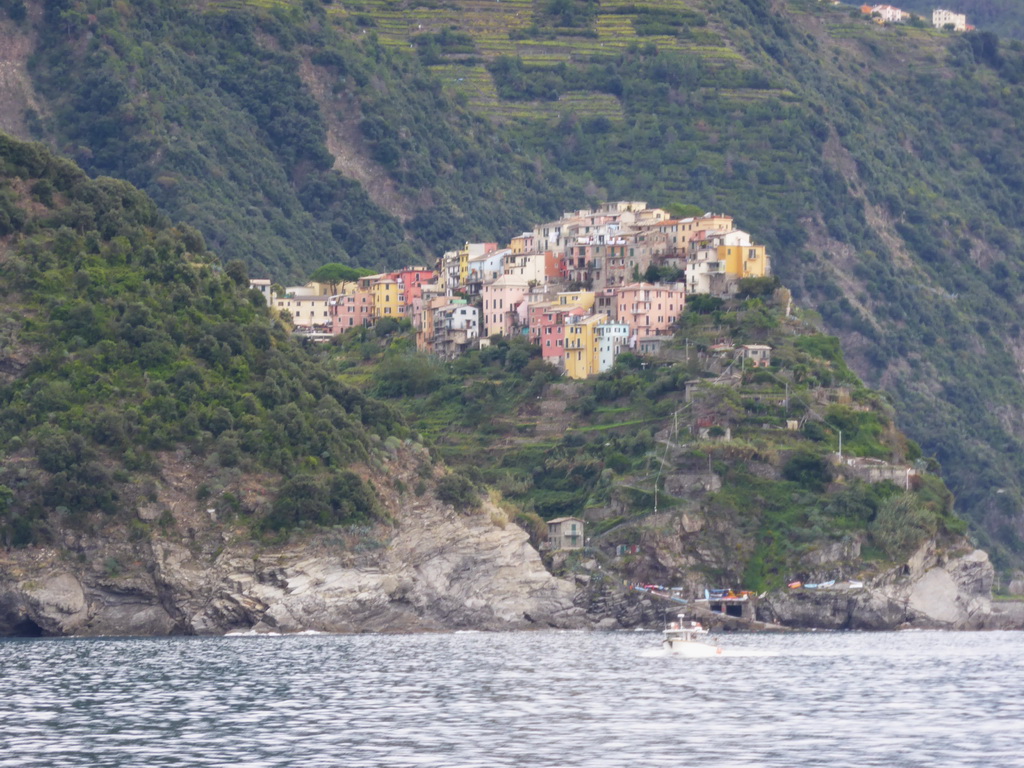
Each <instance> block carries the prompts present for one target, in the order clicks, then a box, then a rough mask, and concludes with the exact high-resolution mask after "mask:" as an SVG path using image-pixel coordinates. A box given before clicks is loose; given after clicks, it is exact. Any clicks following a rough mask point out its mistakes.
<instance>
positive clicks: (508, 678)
mask: <svg viewBox="0 0 1024 768" xmlns="http://www.w3.org/2000/svg"><path fill="white" fill-rule="evenodd" d="M658 641H659V637H658V636H657V635H656V634H653V633H612V634H603V633H585V632H533V633H510V634H490V633H487V634H484V633H457V634H439V635H399V636H394V635H392V636H369V635H361V636H331V635H299V636H289V637H225V638H175V639H96V640H67V639H62V640H10V641H0V767H4V768H6V767H7V766H17V768H34V767H36V766H38V767H39V768H42V767H43V766H46V767H47V768H49V767H50V766H54V767H58V766H90V767H91V766H96V767H99V766H132V767H133V768H134V767H136V766H138V767H140V768H148V767H150V766H171V765H173V766H248V767H250V768H262V767H264V766H266V767H270V766H275V767H276V766H295V768H299V767H300V766H302V767H305V766H353V767H356V766H444V767H445V768H463V767H469V766H480V768H485V767H486V768H498V767H500V766H644V767H645V768H646V767H647V766H681V765H682V764H684V763H692V764H699V765H702V766H794V767H795V766H851V767H853V766H856V767H857V768H862V767H863V766H914V767H917V766H941V767H942V768H953V767H955V766H985V767H986V768H1006V767H1011V766H1024V659H1022V656H1024V654H1022V650H1024V634H1021V633H1010V632H995V633H984V634H968V633H942V632H903V633H886V634H859V633H809V634H792V635H733V636H723V637H721V638H720V642H721V645H722V646H723V648H725V653H724V654H723V655H721V656H717V657H714V658H708V659H683V658H675V657H665V656H663V655H662V654H661V653H660V652H658V651H656V650H655V649H656V648H657V646H658Z"/></svg>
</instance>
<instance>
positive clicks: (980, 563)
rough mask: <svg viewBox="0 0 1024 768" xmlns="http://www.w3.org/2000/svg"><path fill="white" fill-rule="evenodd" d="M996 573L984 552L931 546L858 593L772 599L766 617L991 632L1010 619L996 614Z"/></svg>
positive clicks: (804, 593) (840, 625)
mask: <svg viewBox="0 0 1024 768" xmlns="http://www.w3.org/2000/svg"><path fill="white" fill-rule="evenodd" d="M993 578H994V573H993V569H992V564H991V563H990V562H989V558H988V555H987V554H986V553H985V552H983V551H981V550H980V549H974V550H970V549H966V550H963V551H961V552H960V553H956V554H947V553H945V552H942V551H939V550H937V549H936V546H935V543H934V542H933V541H929V542H926V543H925V544H924V545H923V546H922V547H921V548H920V549H919V550H918V551H917V552H916V553H914V555H913V556H912V557H911V558H910V559H909V560H908V562H907V563H906V564H904V565H901V566H899V567H897V568H894V569H892V570H890V571H887V572H886V573H883V574H881V575H879V576H877V577H875V578H874V579H871V580H869V581H867V582H865V586H864V588H861V589H853V590H832V589H813V590H812V589H799V590H790V591H787V592H779V593H773V594H770V595H768V596H767V597H766V598H765V600H764V601H762V603H761V606H760V610H759V614H760V617H761V618H766V619H767V620H769V621H774V622H777V623H780V624H785V625H786V626H790V627H797V628H807V629H810V628H818V629H876V630H877V629H906V628H917V629H985V628H993V627H1002V626H1005V625H1007V624H1009V623H1012V622H1011V621H1010V618H1009V617H1008V616H1004V615H1003V614H1002V613H1000V612H998V611H994V610H993V606H992V602H991V595H992V583H993Z"/></svg>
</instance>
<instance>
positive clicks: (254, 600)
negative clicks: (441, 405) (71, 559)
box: [0, 496, 585, 636]
mask: <svg viewBox="0 0 1024 768" xmlns="http://www.w3.org/2000/svg"><path fill="white" fill-rule="evenodd" d="M392 501H393V503H396V506H398V507H399V509H398V514H396V515H395V517H396V520H397V522H396V524H395V525H394V526H390V527H389V526H380V527H379V528H378V529H376V530H375V531H373V532H372V533H367V532H365V531H364V532H362V533H361V534H359V535H361V536H362V538H361V539H359V540H358V541H357V542H356V544H355V545H352V546H350V547H346V546H345V545H344V542H339V539H338V538H337V537H338V536H342V537H344V536H345V535H348V534H345V533H344V532H342V533H338V532H337V531H333V532H332V531H325V532H322V533H319V534H309V535H307V536H305V537H304V538H302V539H301V540H295V541H293V542H291V544H290V546H288V547H278V548H271V549H259V548H258V547H257V545H256V544H255V543H254V542H252V541H251V540H248V539H242V538H240V539H239V540H238V541H237V542H232V541H229V540H226V536H225V534H224V533H223V532H222V531H220V529H218V528H217V527H216V522H215V521H210V522H209V524H208V527H207V529H205V530H203V529H200V528H199V527H198V526H199V525H201V524H202V523H194V525H195V527H190V528H189V529H188V535H189V537H191V543H189V540H188V539H186V540H182V541H172V540H167V539H163V538H154V539H153V540H151V541H150V542H149V543H148V546H147V549H148V552H146V553H145V555H146V556H145V557H140V558H139V560H138V561H137V562H135V563H133V565H132V567H131V568H128V567H126V568H125V569H124V572H117V573H112V572H109V571H108V570H104V569H103V568H102V563H103V562H106V561H108V560H110V559H112V556H111V553H110V552H109V551H108V550H106V549H103V544H104V542H97V541H88V542H84V543H82V546H83V547H87V546H91V547H93V548H94V549H95V553H94V554H93V555H92V558H91V559H92V561H93V562H94V563H100V564H101V565H99V566H96V567H94V568H92V569H90V568H88V567H87V566H86V565H85V564H84V563H83V565H82V566H81V569H80V570H78V571H75V570H74V569H63V570H56V569H55V568H54V567H53V564H54V562H56V561H57V558H56V557H53V558H49V559H47V558H41V557H39V556H36V557H33V556H32V553H31V552H30V551H29V552H21V553H15V554H14V556H15V557H20V558H21V559H20V560H19V561H18V562H17V563H16V566H17V568H16V569H15V570H17V572H18V574H19V576H20V577H19V578H18V579H12V578H10V577H9V576H10V574H8V575H7V576H5V575H3V574H0V635H8V636H9V635H39V634H41V635H167V634H223V633H225V632H229V631H247V630H253V631H256V632H298V631H303V630H318V631H325V632H408V631H424V630H450V629H470V628H471V629H521V628H527V627H578V626H582V625H583V624H584V623H585V618H584V614H583V611H582V610H581V609H579V608H577V607H576V606H575V605H574V604H573V600H574V598H575V596H576V587H575V585H574V583H573V582H572V581H569V580H563V579H558V578H555V577H554V576H552V575H551V574H550V573H548V571H547V570H546V569H545V568H544V565H543V563H542V562H541V559H540V555H539V554H538V553H537V551H536V550H534V549H533V548H532V547H531V546H530V543H529V537H528V535H527V534H526V532H524V531H523V530H522V529H520V528H519V527H518V526H516V525H512V524H508V523H507V522H506V520H505V518H504V516H503V513H501V511H500V510H499V509H497V508H496V507H494V506H493V505H492V504H491V503H490V502H487V501H485V502H484V504H483V505H482V507H481V508H479V509H476V510H464V511H456V510H455V509H454V508H452V507H451V506H450V505H444V504H441V503H440V502H438V501H437V500H436V499H434V498H432V497H429V496H425V497H423V498H422V499H417V500H415V501H414V502H413V503H411V504H407V505H404V506H402V505H400V503H397V502H394V500H392ZM204 522H205V521H204ZM204 536H205V538H204ZM332 536H334V537H335V538H331V537H332ZM352 537H355V538H358V536H357V534H352ZM353 540H355V539H353ZM139 555H140V552H138V551H135V552H134V553H133V556H139ZM83 560H84V559H83ZM121 560H123V561H125V562H127V561H128V560H129V558H128V557H127V556H123V553H122V557H121Z"/></svg>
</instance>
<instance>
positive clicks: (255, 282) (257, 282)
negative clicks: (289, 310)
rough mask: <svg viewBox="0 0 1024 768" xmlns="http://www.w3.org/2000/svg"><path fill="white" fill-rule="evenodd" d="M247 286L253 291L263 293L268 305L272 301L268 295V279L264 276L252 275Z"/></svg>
mask: <svg viewBox="0 0 1024 768" xmlns="http://www.w3.org/2000/svg"><path fill="white" fill-rule="evenodd" d="M249 287H250V288H252V289H253V290H254V291H259V292H260V293H261V294H262V295H263V300H264V301H265V302H267V304H268V305H270V304H271V303H272V301H273V297H272V296H271V295H270V279H269V278H266V277H254V278H250V280H249Z"/></svg>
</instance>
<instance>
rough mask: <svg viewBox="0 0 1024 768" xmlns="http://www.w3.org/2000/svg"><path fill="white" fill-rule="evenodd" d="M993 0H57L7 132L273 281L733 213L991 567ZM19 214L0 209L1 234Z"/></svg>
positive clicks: (1012, 138) (1000, 422) (995, 433)
mask: <svg viewBox="0 0 1024 768" xmlns="http://www.w3.org/2000/svg"><path fill="white" fill-rule="evenodd" d="M1012 5H1014V3H1012V2H1010V0H986V1H985V2H981V0H965V2H964V4H963V5H961V6H958V7H959V8H960V9H962V10H965V11H966V12H967V13H968V14H969V15H970V17H971V21H972V22H973V23H975V24H977V25H978V26H979V29H981V30H983V31H981V32H977V33H972V34H965V35H959V34H950V33H947V32H943V31H939V30H933V29H930V28H928V27H927V25H890V26H887V27H880V26H879V25H877V24H874V23H873V22H872V21H871V20H869V19H866V18H863V17H862V16H861V14H859V13H857V12H856V9H852V8H849V7H847V6H832V5H830V4H828V3H821V2H818V0H792V1H791V2H788V3H785V4H778V3H774V4H773V3H770V2H768V0H692V2H686V3H680V2H676V1H675V0H664V1H663V2H658V3H625V4H614V3H612V4H608V3H605V4H596V3H592V2H586V0H558V1H557V2H546V1H545V2H537V3H532V4H525V3H522V2H518V1H515V2H504V1H503V2H501V3H493V4H491V3H489V4H486V7H481V6H480V4H477V3H471V2H462V1H461V0H451V2H445V3H434V2H429V3H414V4H410V5H408V6H402V7H398V6H397V5H395V4H393V3H388V2H384V0H366V1H365V2H362V3H360V4H359V5H358V7H352V8H348V7H342V5H341V4H338V3H328V4H326V5H325V4H320V3H315V2H299V0H282V1H281V2H275V3H264V2H230V3H229V2H213V3H210V4H208V5H207V6H204V10H198V9H196V8H193V7H186V6H182V5H177V4H172V3H168V2H166V0H145V2H141V3H134V4H131V5H126V4H123V3H120V4H118V3H113V2H110V0H95V1H94V2H85V0H57V1H56V2H52V3H47V4H46V6H45V16H44V18H43V19H42V20H41V21H40V23H39V24H38V29H36V30H35V32H36V33H37V34H38V36H39V38H38V39H39V47H38V52H37V54H36V55H35V56H34V57H33V59H32V66H31V72H32V75H33V78H34V85H35V88H36V91H37V92H38V94H39V98H40V99H42V100H43V101H44V102H45V104H44V106H45V109H40V110H39V111H38V112H36V111H31V110H30V112H29V113H28V114H26V115H25V116H24V124H25V126H26V130H29V131H32V132H33V133H34V135H35V136H36V137H37V138H39V139H46V140H47V141H49V142H50V143H52V145H53V146H57V147H60V148H62V149H63V150H65V151H66V152H67V153H68V154H70V155H71V156H72V157H73V158H74V159H75V160H76V161H78V162H80V163H81V164H82V165H83V166H84V167H85V168H86V169H87V170H88V172H89V173H90V174H94V175H99V174H106V175H112V176H117V177H120V178H124V179H128V180H129V181H131V182H133V183H134V184H136V185H138V186H139V187H140V188H142V189H144V190H145V191H146V192H148V193H149V194H150V195H151V196H152V197H153V199H154V200H155V201H156V202H157V204H158V206H159V207H160V209H161V210H163V211H164V212H166V213H169V214H170V215H171V216H172V217H173V218H174V219H175V220H182V221H186V222H188V223H189V224H190V225H191V226H192V227H195V228H196V229H198V230H199V231H200V232H202V234H203V235H204V236H205V238H206V241H207V242H208V243H209V244H210V246H211V248H212V249H213V250H215V251H216V252H217V253H218V254H219V255H220V256H221V257H222V258H223V259H224V260H225V263H226V262H227V261H229V260H231V259H241V260H244V261H245V262H246V263H247V264H248V265H249V268H250V272H251V273H252V274H253V275H260V276H262V275H264V274H267V273H269V276H271V277H272V278H274V279H275V280H276V281H278V282H282V283H286V282H289V281H290V280H291V279H293V278H299V277H305V276H307V275H308V273H309V272H310V271H311V270H312V269H313V268H315V267H316V266H318V265H320V264H322V263H324V262H325V261H337V262H339V263H343V264H349V265H351V266H357V265H358V266H368V267H373V268H375V269H376V268H379V267H383V266H397V265H400V264H404V263H405V262H409V261H419V262H421V263H423V262H429V259H430V258H431V257H433V256H436V255H437V254H438V253H440V252H441V251H442V250H443V249H446V248H449V247H452V246H454V245H458V244H461V243H462V242H464V241H465V240H493V239H501V240H507V238H508V237H509V236H510V235H512V234H516V233H518V232H519V231H521V230H522V229H523V228H525V227H526V226H529V225H531V224H534V223H537V222H540V221H544V220H549V219H550V218H553V217H554V216H557V215H558V214H559V213H560V212H562V211H563V210H570V209H574V208H578V207H581V206H582V205H584V204H585V203H586V202H588V201H597V200H602V199H644V200H648V201H650V202H651V203H654V204H664V205H672V206H676V205H678V203H679V201H688V202H692V203H699V204H700V209H701V210H707V209H711V210H716V211H725V212H729V213H732V214H734V215H735V216H736V217H737V223H738V224H739V225H740V226H741V227H743V228H745V229H747V230H749V231H750V232H752V233H754V234H755V236H756V237H757V238H758V239H759V240H761V241H763V242H765V244H766V245H767V246H768V250H769V253H770V254H771V255H772V259H773V267H774V270H775V272H776V273H777V274H778V275H779V276H780V277H781V279H782V282H783V283H784V284H785V285H786V286H788V287H790V288H791V289H792V290H793V295H794V298H795V299H796V301H797V303H798V304H800V305H804V306H813V307H814V308H815V309H816V310H817V311H818V312H819V313H820V316H821V317H822V318H823V320H824V321H825V323H826V327H827V328H828V329H829V331H830V332H831V333H833V334H835V335H837V336H838V337H839V338H840V339H841V340H842V342H843V344H844V348H845V349H847V351H848V353H849V359H850V361H851V364H852V366H853V368H855V369H856V370H857V372H858V373H859V374H860V375H861V376H862V377H863V378H864V380H865V381H866V382H867V383H868V384H870V385H873V386H880V385H884V386H885V388H886V390H887V392H888V394H889V395H890V397H891V398H892V403H893V405H894V407H895V409H896V411H897V412H898V413H899V422H900V425H901V426H902V427H903V428H904V429H906V430H907V432H908V433H909V434H910V436H911V437H912V438H913V439H914V440H916V441H917V442H918V443H920V444H921V445H922V446H923V447H924V449H925V451H926V452H927V453H929V454H933V455H934V456H935V458H936V460H937V461H938V463H939V464H940V465H941V466H942V468H943V471H944V473H945V477H946V478H947V479H948V481H949V482H950V485H951V487H952V488H953V489H954V491H955V492H956V494H957V499H958V504H959V505H960V508H961V509H962V510H963V511H964V513H965V514H968V515H969V516H970V517H971V519H972V520H974V521H975V522H976V523H977V524H978V527H977V531H978V534H979V536H980V537H981V538H982V543H984V544H985V545H986V547H987V548H989V549H990V550H991V551H992V553H993V555H994V556H995V558H996V562H997V563H998V564H999V565H1001V566H1007V567H1009V566H1010V565H1012V564H1013V563H1015V562H1018V561H1019V560H1020V558H1022V557H1024V541H1022V540H1020V539H1019V537H1018V536H1017V534H1016V533H1014V532H1015V531H1019V530H1020V518H1021V516H1022V515H1024V458H1022V457H1024V443H1022V441H1021V438H1020V435H1021V434H1024V417H1022V415H1021V411H1020V408H1019V404H1020V403H1021V402H1022V401H1024V383H1022V381H1021V377H1020V375H1019V368H1020V366H1019V365H1018V363H1017V360H1019V358H1020V355H1021V348H1022V345H1024V341H1022V339H1024V336H1022V332H1021V327H1022V326H1021V323H1020V320H1019V317H1020V312H1021V306H1020V303H1021V299H1020V297H1021V296H1022V295H1024V292H1022V291H1021V287H1022V285H1024V261H1022V259H1021V255H1020V254H1021V253H1024V240H1022V235H1021V232H1022V231H1024V227H1022V225H1024V213H1022V211H1021V207H1020V205H1019V204H1018V201H1019V198H1020V193H1021V190H1022V189H1024V164H1022V162H1021V159H1020V158H1021V157H1024V90H1022V87H1021V86H1022V83H1024V45H1022V44H1021V43H1019V42H1016V41H1013V40H1007V39H1002V40H1001V39H999V38H997V37H996V35H995V34H993V33H992V29H996V28H997V29H998V32H999V34H1004V35H1009V36H1013V35H1016V34H1019V23H1017V22H1019V19H1020V14H1019V12H1018V11H1017V10H1016V9H1015V7H1011V6H1012ZM1018 5H1019V4H1018ZM906 7H908V8H909V9H912V10H918V11H924V10H927V9H925V8H924V7H923V6H920V4H919V3H918V2H917V0H911V2H910V5H908V6H906ZM4 8H5V9H6V12H7V15H8V16H9V17H10V18H11V19H13V23H14V24H16V25H18V27H19V28H21V29H28V28H29V27H31V25H32V24H33V17H32V15H31V14H27V13H26V11H25V6H24V4H23V3H20V2H18V0H9V2H7V3H5V4H4ZM929 8H930V7H929ZM987 25H992V26H990V27H987ZM996 25H998V27H996ZM986 28H987V31H985V30H986ZM329 145H330V146H332V147H335V148H338V147H339V146H340V147H341V149H340V150H339V151H338V152H337V157H334V156H332V154H331V153H330V152H328V150H327V147H328V146H329ZM336 161H337V163H336ZM335 165H337V168H336V167H335ZM357 179H363V180H365V181H363V182H360V181H357ZM35 194H37V195H38V196H39V198H40V200H43V201H45V200H46V199H47V196H48V194H49V193H48V190H47V189H46V187H45V185H43V186H40V188H39V189H38V190H37V191H36V192H35ZM674 210H675V209H674ZM691 212H692V211H691ZM19 216H23V214H22V213H19V212H18V211H17V210H14V209H12V208H11V206H10V205H9V204H8V202H5V200H0V233H2V232H11V231H14V230H15V229H16V228H17V227H19V226H21V224H20V223H19V221H18V217H19ZM659 277H665V276H663V275H659ZM751 288H752V289H753V290H757V289H759V288H758V287H757V286H752V287H751ZM746 290H747V289H745V291H746ZM748 295H753V294H749V293H748ZM751 335H752V336H754V335H756V334H751ZM801 364H803V365H807V362H804V363H801ZM822 377H823V378H832V379H833V380H835V381H844V380H848V378H847V376H846V372H844V371H842V370H832V371H830V372H829V373H828V375H827V376H825V374H824V373H823V374H822Z"/></svg>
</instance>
